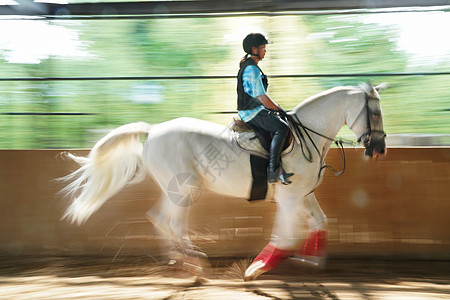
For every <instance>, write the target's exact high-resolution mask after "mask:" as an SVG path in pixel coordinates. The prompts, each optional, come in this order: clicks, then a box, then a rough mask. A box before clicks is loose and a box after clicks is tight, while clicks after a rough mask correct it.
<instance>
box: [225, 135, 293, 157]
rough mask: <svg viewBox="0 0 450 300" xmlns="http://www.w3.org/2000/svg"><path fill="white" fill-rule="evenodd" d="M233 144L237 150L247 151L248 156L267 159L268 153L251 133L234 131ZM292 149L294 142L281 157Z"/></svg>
mask: <svg viewBox="0 0 450 300" xmlns="http://www.w3.org/2000/svg"><path fill="white" fill-rule="evenodd" d="M234 142H235V144H236V146H237V147H238V148H239V149H241V150H244V151H247V152H249V153H250V154H254V155H258V156H261V157H264V158H267V157H269V153H268V152H267V150H266V149H264V147H263V146H262V145H261V143H260V141H259V139H258V138H257V137H256V134H255V133H254V132H253V131H239V132H236V131H235V134H234ZM293 148H294V142H291V143H290V145H289V146H288V147H287V148H286V149H285V150H284V151H283V153H282V154H281V156H285V155H287V154H289V153H290V152H291V151H292V150H293Z"/></svg>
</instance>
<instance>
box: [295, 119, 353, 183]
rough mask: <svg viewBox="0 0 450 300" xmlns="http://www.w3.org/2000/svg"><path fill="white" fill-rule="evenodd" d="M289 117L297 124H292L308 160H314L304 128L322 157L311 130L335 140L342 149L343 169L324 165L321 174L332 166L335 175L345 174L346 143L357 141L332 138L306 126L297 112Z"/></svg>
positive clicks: (351, 143) (350, 143)
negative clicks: (339, 169)
mask: <svg viewBox="0 0 450 300" xmlns="http://www.w3.org/2000/svg"><path fill="white" fill-rule="evenodd" d="M287 117H288V120H289V121H290V122H289V123H290V124H293V125H295V126H291V127H292V130H293V132H294V135H296V136H297V137H298V138H299V139H300V140H301V141H299V144H300V147H301V149H302V153H303V156H304V157H305V159H306V160H307V161H309V162H313V159H312V153H311V150H310V149H309V147H308V146H307V144H306V139H305V137H304V135H303V133H302V130H301V129H303V131H304V132H305V134H306V136H307V137H308V139H309V141H310V142H311V143H312V145H313V146H314V149H316V152H317V154H319V157H321V158H322V154H321V153H320V150H319V149H318V148H317V145H316V143H314V141H313V139H312V137H311V135H310V134H309V132H311V133H314V134H316V135H318V136H320V137H323V138H325V139H327V140H329V141H332V142H334V143H335V144H336V146H338V147H339V148H340V149H341V152H342V157H343V160H344V167H343V168H342V170H341V171H337V170H336V169H335V168H333V167H332V166H329V165H323V166H322V167H320V172H319V176H320V174H321V173H322V170H323V169H325V168H330V169H331V170H332V171H333V172H334V176H341V175H342V174H344V172H345V168H346V165H347V160H346V157H345V150H344V144H349V145H353V146H354V145H355V144H356V143H355V142H352V141H344V140H343V139H342V138H340V139H333V138H330V137H328V136H326V135H323V134H321V133H320V132H317V131H315V130H313V129H311V128H309V127H306V126H305V125H303V123H302V122H301V121H300V119H299V118H298V116H297V115H296V114H292V115H287ZM308 131H309V132H308ZM305 151H306V152H305Z"/></svg>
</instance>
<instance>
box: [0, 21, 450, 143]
mask: <svg viewBox="0 0 450 300" xmlns="http://www.w3.org/2000/svg"><path fill="white" fill-rule="evenodd" d="M16 22H18V21H16ZM19 22H20V21H19ZM34 22H35V23H29V26H36V24H40V25H39V28H41V29H40V30H39V31H34V32H35V35H36V36H33V40H34V44H33V43H28V44H27V45H28V46H23V47H22V48H20V50H21V52H23V53H25V56H27V55H28V57H34V58H35V61H34V63H30V60H29V61H24V62H20V61H17V60H16V61H14V62H11V54H14V53H15V52H14V51H18V48H14V47H12V46H9V45H13V44H14V43H13V42H14V41H12V39H16V42H17V41H24V40H27V41H29V40H30V36H27V35H26V34H25V33H24V32H26V31H23V30H20V31H18V32H17V34H16V35H14V34H10V35H5V36H0V37H1V41H0V77H1V78H10V77H13V78H18V77H65V78H67V77H120V76H123V77H133V76H137V77H139V76H155V77H157V76H161V77H164V76H208V75H215V76H221V75H227V76H230V75H235V74H236V72H237V69H238V66H237V64H238V61H239V59H240V57H241V56H242V55H243V54H244V53H243V52H242V49H241V40H242V38H243V37H244V36H245V34H247V33H248V32H250V31H263V32H265V33H266V34H268V35H269V36H270V38H271V40H272V41H273V42H274V43H273V44H271V45H269V47H268V50H269V52H268V57H267V59H266V60H265V61H263V62H262V67H263V69H264V70H265V72H266V73H267V74H268V75H286V74H352V73H386V72H389V73H402V72H405V71H411V70H412V69H411V65H410V63H409V62H410V56H409V54H408V53H406V52H405V51H403V50H399V47H398V45H397V41H398V37H399V34H400V32H399V30H400V29H399V28H398V27H396V26H394V25H379V24H374V23H368V22H364V20H363V19H362V18H361V16H357V15H346V16H274V17H231V18H225V17H222V18H221V17H216V18H167V19H125V20H85V21H73V20H72V21H64V20H61V21H51V22H49V21H45V20H40V21H34ZM36 22H38V23H36ZM39 22H41V23H39ZM14 24H16V25H14V26H17V23H14ZM43 24H44V25H45V26H43ZM14 26H11V24H6V23H5V21H2V22H1V23H0V31H2V30H3V29H4V28H13V29H12V30H14V28H15V27H14ZM45 28H47V29H51V30H48V31H47V30H46V29H45ZM36 32H37V33H36ZM49 36H50V38H49ZM53 40H55V41H59V42H55V43H50V45H49V46H48V47H47V48H46V47H42V45H40V46H39V47H36V48H37V49H39V51H40V52H39V53H40V55H39V56H37V55H36V51H37V50H36V49H35V48H34V47H33V45H38V43H41V42H46V43H48V41H53ZM2 41H3V42H2ZM18 45H20V43H18ZM30 45H31V46H30ZM443 62H445V60H441V63H440V64H439V65H432V64H431V63H430V64H428V65H426V67H423V65H422V68H417V67H416V69H414V70H413V71H416V72H420V71H421V70H425V71H427V72H432V71H435V70H437V71H445V70H447V71H448V70H449V69H450V66H449V63H443ZM448 77H449V76H417V77H400V76H398V77H386V78H381V77H375V76H372V77H370V76H368V77H344V76H343V77H310V78H272V79H271V80H270V82H271V85H270V88H269V93H270V94H271V96H273V97H274V98H275V99H276V101H278V102H279V103H280V104H282V105H283V107H285V108H286V109H290V108H292V107H294V106H295V105H296V104H298V103H299V102H300V101H301V100H303V99H305V98H306V97H308V96H311V95H313V94H315V93H317V92H319V91H322V90H324V89H327V88H330V87H333V86H338V85H355V84H358V83H360V82H364V81H372V82H373V83H379V82H381V81H388V82H389V83H390V85H391V88H390V89H388V90H386V91H385V92H383V100H382V101H383V103H382V106H383V109H384V114H385V123H386V130H387V131H388V133H390V134H392V133H445V134H449V133H450V132H449V131H450V130H449V128H450V118H449V110H450V101H449V100H448V99H449V96H450V95H449V94H450V92H449V91H448V89H447V81H448ZM235 103H236V96H235V79H233V78H232V79H228V78H226V79H177V80H165V79H159V80H131V79H127V80H60V81H52V80H48V81H0V148H1V149H25V148H75V147H91V146H92V145H93V143H94V142H95V141H96V140H98V138H99V137H100V136H102V135H103V134H104V133H105V131H106V130H108V129H110V128H114V127H117V126H119V125H122V124H124V123H129V122H135V121H146V122H149V123H158V122H162V121H165V120H169V119H172V118H175V117H180V116H191V117H197V118H203V119H208V120H212V121H216V122H220V123H223V124H227V123H228V122H229V119H230V116H229V115H224V114H211V112H218V111H232V110H234V109H235ZM21 113H22V114H23V115H20V114H21ZM61 113H69V115H61Z"/></svg>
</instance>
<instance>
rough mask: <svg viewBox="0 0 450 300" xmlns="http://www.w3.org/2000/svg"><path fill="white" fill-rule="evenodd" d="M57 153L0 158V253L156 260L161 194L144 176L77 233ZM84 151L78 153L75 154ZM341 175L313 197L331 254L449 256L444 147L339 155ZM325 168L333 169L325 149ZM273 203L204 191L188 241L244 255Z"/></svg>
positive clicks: (447, 153) (66, 165)
mask: <svg viewBox="0 0 450 300" xmlns="http://www.w3.org/2000/svg"><path fill="white" fill-rule="evenodd" d="M60 152H61V150H16V151H12V150H3V151H0V163H1V166H0V205H1V206H0V207H1V209H0V228H1V230H0V254H1V255H11V254H17V255H25V254H27V255H28V254H33V255H114V256H124V255H158V253H160V246H159V244H160V243H159V241H161V239H160V237H159V236H158V235H157V234H156V232H155V231H154V229H153V227H152V225H151V224H150V223H149V222H148V221H147V220H146V219H145V212H146V211H147V210H148V209H149V208H151V207H152V205H154V204H155V202H156V201H157V199H158V197H159V193H160V192H159V191H158V189H157V187H156V185H155V184H154V183H153V182H152V181H151V180H150V179H147V180H146V181H145V182H144V183H141V184H139V185H136V186H132V187H128V188H126V189H124V190H123V191H122V192H120V193H119V194H118V195H116V196H115V197H113V198H112V199H111V200H110V201H108V202H107V203H106V204H105V205H104V206H103V207H102V208H101V209H100V210H99V211H98V212H96V213H95V214H94V215H93V216H92V217H91V218H90V219H89V220H88V222H87V223H86V224H85V225H83V226H81V227H78V226H76V225H71V224H69V223H68V222H67V221H61V220H60V218H61V216H62V214H63V211H64V210H65V207H66V206H67V201H66V200H64V199H62V197H61V195H58V194H57V191H58V190H59V189H60V188H61V185H60V184H59V183H58V182H57V181H55V180H54V179H55V178H58V177H61V176H64V175H66V174H68V173H69V172H70V170H73V169H74V168H75V165H74V164H73V163H72V162H68V161H64V160H62V159H61V157H60V156H58V154H59V153H60ZM74 152H77V153H79V154H87V151H86V150H77V151H75V150H74ZM346 153H347V171H346V173H345V174H344V175H342V176H341V177H334V176H333V175H332V174H331V172H329V171H327V173H326V176H325V179H324V183H323V184H322V186H320V188H319V189H318V190H317V191H316V195H317V198H318V200H319V202H320V204H321V206H322V208H323V210H324V212H325V213H326V214H327V216H328V220H329V226H328V229H329V254H330V256H347V257H348V256H390V257H402V258H423V259H448V258H449V257H450V217H449V212H450V196H449V190H450V188H449V186H450V148H390V149H389V150H388V155H387V157H386V158H385V159H383V160H380V161H366V160H363V159H362V156H363V155H362V149H346ZM327 162H328V164H331V165H333V166H335V168H337V169H338V168H340V167H341V165H342V157H341V153H340V152H339V151H338V150H337V149H332V150H331V151H330V153H329V156H328V159H327ZM275 209H276V204H275V203H272V202H269V201H258V202H254V203H249V202H247V201H246V200H244V199H231V198H225V197H222V196H217V195H213V194H211V193H209V192H207V191H203V193H202V197H201V199H200V200H199V201H198V203H196V204H195V206H194V207H193V208H192V213H191V218H190V229H191V230H192V238H193V240H194V241H195V242H196V243H197V244H198V245H200V246H201V247H202V248H203V249H204V250H205V252H206V253H207V254H208V255H209V256H211V257H220V256H233V257H238V256H239V257H241V256H252V255H256V254H257V253H258V252H259V250H261V248H262V247H263V246H264V245H265V244H266V243H267V242H268V239H269V238H270V232H271V228H272V221H273V215H274V212H275Z"/></svg>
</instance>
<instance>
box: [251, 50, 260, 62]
mask: <svg viewBox="0 0 450 300" xmlns="http://www.w3.org/2000/svg"><path fill="white" fill-rule="evenodd" d="M250 55H251V56H258V58H259V60H263V59H262V58H261V56H260V54H259V49H258V54H253V53H252V54H250Z"/></svg>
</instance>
